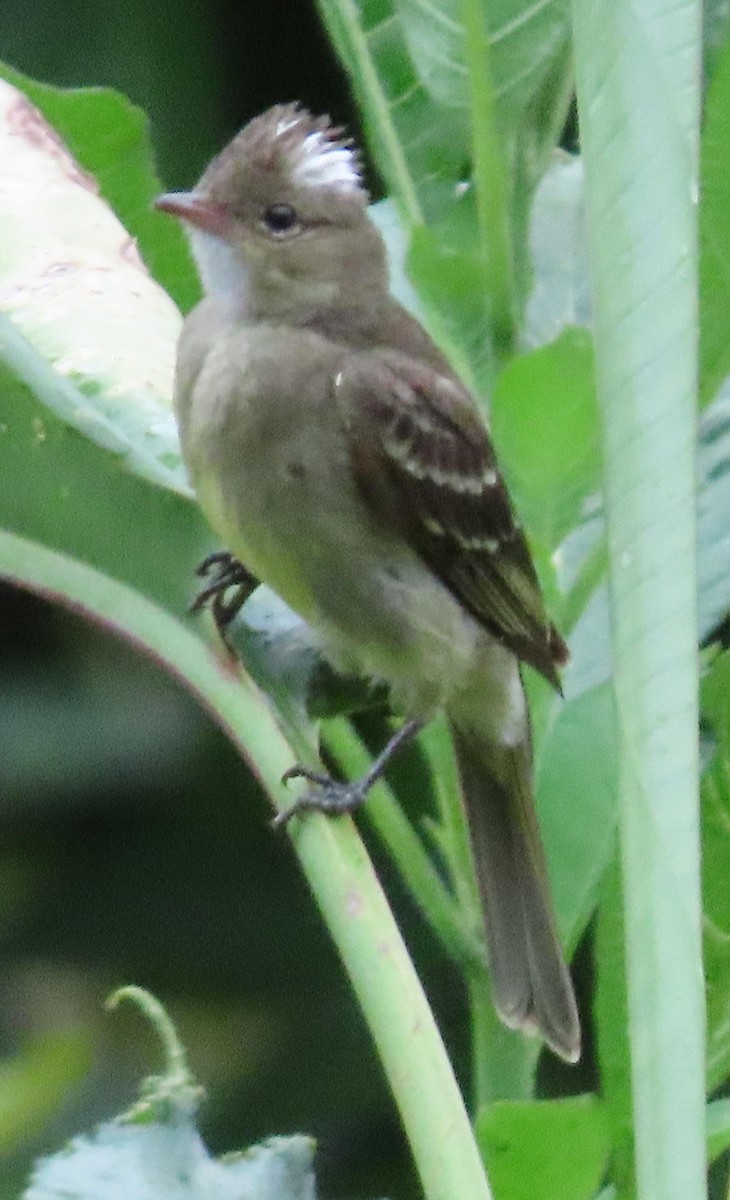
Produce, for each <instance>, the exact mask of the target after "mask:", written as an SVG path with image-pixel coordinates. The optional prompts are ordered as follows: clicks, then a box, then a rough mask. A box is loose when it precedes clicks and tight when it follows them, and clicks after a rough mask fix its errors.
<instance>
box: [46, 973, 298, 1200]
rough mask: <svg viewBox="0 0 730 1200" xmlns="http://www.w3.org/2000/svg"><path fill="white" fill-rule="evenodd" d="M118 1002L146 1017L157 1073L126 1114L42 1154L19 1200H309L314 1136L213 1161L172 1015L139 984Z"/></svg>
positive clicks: (266, 1144) (278, 1141) (123, 992)
mask: <svg viewBox="0 0 730 1200" xmlns="http://www.w3.org/2000/svg"><path fill="white" fill-rule="evenodd" d="M122 998H128V999H134V1000H135V1002H136V1003H137V1004H138V1005H139V1006H140V1007H141V1008H142V1010H143V1012H145V1014H146V1015H147V1017H148V1018H149V1019H150V1020H151V1022H152V1024H153V1026H154V1028H155V1030H156V1032H157V1034H158V1036H159V1037H160V1038H161V1040H162V1044H163V1048H164V1051H165V1058H166V1062H165V1069H164V1073H163V1074H161V1075H158V1076H151V1077H149V1078H148V1079H146V1080H145V1081H144V1083H143V1084H142V1087H141V1089H140V1091H141V1095H140V1099H139V1100H138V1102H137V1103H136V1104H135V1106H134V1107H133V1108H132V1109H131V1111H130V1112H127V1113H124V1114H122V1115H121V1116H119V1117H117V1118H115V1119H113V1120H110V1121H105V1122H104V1124H103V1125H99V1126H98V1127H97V1128H96V1129H95V1130H93V1132H92V1133H90V1134H82V1135H81V1136H79V1137H75V1138H73V1139H72V1141H71V1143H70V1144H69V1145H67V1146H64V1147H63V1148H62V1149H61V1150H59V1151H58V1152H57V1153H56V1154H53V1155H51V1156H49V1157H48V1158H44V1159H41V1160H40V1161H39V1162H38V1163H37V1164H36V1167H35V1169H34V1171H33V1174H32V1177H31V1179H30V1182H29V1184H28V1187H27V1188H26V1189H25V1191H24V1192H23V1200H126V1197H128V1196H134V1197H136V1198H137V1200H207V1198H208V1197H210V1196H215V1197H216V1198H218V1200H240V1198H241V1197H242V1196H246V1197H248V1198H250V1200H315V1197H316V1187H315V1179H314V1172H313V1170H312V1155H313V1150H314V1143H313V1141H312V1139H311V1138H306V1137H301V1136H295V1137H289V1138H283V1137H280V1138H270V1139H269V1140H268V1141H266V1142H264V1143H263V1144H262V1145H260V1146H254V1147H252V1148H251V1149H250V1150H248V1151H247V1152H246V1153H245V1154H237V1155H229V1156H227V1157H226V1158H224V1159H218V1160H216V1159H213V1158H212V1157H211V1155H210V1153H209V1152H208V1149H207V1147H206V1146H205V1144H204V1142H203V1140H202V1138H201V1136H200V1133H199V1132H198V1129H197V1126H196V1116H197V1109H198V1106H199V1103H200V1099H201V1094H202V1089H201V1088H199V1087H198V1086H197V1084H196V1083H195V1080H194V1079H193V1078H192V1076H191V1075H190V1073H189V1071H188V1069H187V1064H186V1061H185V1051H184V1049H183V1047H182V1046H181V1044H180V1042H179V1040H178V1038H177V1034H176V1031H175V1029H174V1027H173V1025H172V1023H171V1021H170V1019H169V1017H168V1016H167V1014H166V1012H165V1011H164V1009H163V1008H162V1005H161V1004H159V1002H158V1001H157V1000H156V999H155V998H154V996H151V995H150V994H149V993H148V992H144V991H143V990H142V989H141V988H133V987H129V988H122V989H120V991H119V992H117V993H116V994H115V995H114V996H113V997H112V998H111V1004H112V1006H115V1005H116V1004H117V1003H118V1001H119V999H122Z"/></svg>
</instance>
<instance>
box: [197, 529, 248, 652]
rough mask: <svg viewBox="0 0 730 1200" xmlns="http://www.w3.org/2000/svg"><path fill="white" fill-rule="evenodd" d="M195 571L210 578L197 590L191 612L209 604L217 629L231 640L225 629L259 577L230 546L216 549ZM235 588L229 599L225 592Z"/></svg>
mask: <svg viewBox="0 0 730 1200" xmlns="http://www.w3.org/2000/svg"><path fill="white" fill-rule="evenodd" d="M196 574H197V575H199V576H200V578H201V579H206V580H209V582H208V583H206V585H205V586H204V587H203V588H201V590H200V591H199V592H198V594H197V596H196V597H195V599H194V600H193V603H192V604H191V605H190V612H191V614H192V613H198V612H201V610H202V609H204V608H208V607H209V608H210V610H211V612H212V614H213V619H214V621H215V623H216V627H217V629H218V632H219V633H220V635H221V637H222V638H223V641H224V642H226V644H228V643H227V639H226V630H227V628H228V626H229V625H230V623H231V621H232V620H233V618H234V617H235V616H236V614H237V613H238V611H239V610H240V609H241V608H242V607H243V605H244V604H245V603H246V601H247V600H248V598H249V596H250V595H251V593H252V592H253V591H254V589H255V588H256V587H258V580H257V579H255V578H254V576H253V575H252V574H251V572H250V571H247V570H246V568H245V567H244V566H243V564H242V563H240V562H239V561H238V559H237V558H236V557H235V555H233V554H231V553H229V551H228V550H214V551H213V553H212V554H209V555H208V556H207V558H204V559H203V561H202V562H201V563H200V565H199V566H198V567H197V568H196ZM232 588H233V589H235V593H234V595H233V596H232V597H231V598H230V599H226V592H228V591H229V590H230V589H232Z"/></svg>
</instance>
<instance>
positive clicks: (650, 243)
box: [573, 0, 706, 1200]
mask: <svg viewBox="0 0 730 1200" xmlns="http://www.w3.org/2000/svg"><path fill="white" fill-rule="evenodd" d="M573 11H574V20H575V50H576V75H577V83H578V101H579V115H580V123H581V138H582V145H583V151H584V155H585V160H586V171H587V187H588V213H589V228H590V239H591V258H592V268H593V278H594V287H595V327H596V330H595V331H596V358H597V375H598V389H599V401H600V408H601V419H602V433H603V454H604V472H605V474H604V485H605V503H606V514H607V521H608V536H609V569H610V589H611V621H612V639H613V661H614V688H615V698H616V706H617V714H618V725H619V731H620V732H619V754H620V761H619V773H620V788H619V791H620V796H619V831H620V857H621V872H622V887H623V896H624V912H625V930H626V943H625V944H626V968H627V994H628V1013H629V1040H630V1046H631V1068H632V1069H631V1079H632V1104H633V1118H634V1135H635V1148H636V1149H635V1154H636V1179H637V1194H638V1197H639V1198H640V1200H680V1198H681V1200H702V1197H704V1196H705V1194H706V1191H705V1161H704V1160H705V1153H704V992H703V978H702V960H701V907H700V886H699V832H698V746H697V742H698V732H697V731H698V702H697V627H696V577H695V500H694V492H695V460H694V453H695V440H696V429H695V421H696V417H695V413H696V376H697V336H698V319H697V237H696V199H697V176H698V132H699V100H700V52H701V36H700V17H701V6H700V4H699V0H680V2H679V3H677V0H611V3H610V4H605V3H604V2H603V0H573Z"/></svg>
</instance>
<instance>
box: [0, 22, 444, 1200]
mask: <svg viewBox="0 0 730 1200" xmlns="http://www.w3.org/2000/svg"><path fill="white" fill-rule="evenodd" d="M0 58H2V59H4V60H5V61H6V62H9V63H12V64H13V65H14V66H16V67H17V68H18V69H20V70H22V71H24V72H26V73H28V74H29V75H31V76H33V77H35V78H37V79H43V80H44V81H46V82H48V83H52V84H58V85H63V86H89V85H93V84H102V85H109V86H112V87H115V88H118V89H119V90H120V91H122V92H124V93H125V94H127V95H128V96H129V97H130V98H131V99H132V100H133V101H134V102H135V103H137V104H139V105H140V106H142V107H143V108H144V109H145V110H146V111H147V113H148V114H149V117H150V121H151V124H152V129H153V136H154V142H155V146H156V150H157V154H158V166H159V171H160V174H161V176H162V178H163V179H164V181H165V184H166V185H167V186H169V187H184V186H188V185H189V184H190V183H191V182H192V181H193V180H194V179H195V178H196V177H197V175H198V174H199V172H200V170H201V169H202V166H203V165H204V163H205V162H206V161H207V159H209V158H210V157H211V156H212V155H213V154H214V153H215V152H216V151H217V150H218V149H219V148H220V147H221V145H223V143H224V142H225V141H226V140H227V139H228V138H229V137H230V136H231V135H232V134H233V133H234V132H235V131H236V129H238V128H239V127H240V126H241V125H242V124H244V123H245V121H246V120H248V119H249V118H250V117H251V116H253V115H255V114H256V113H257V112H259V111H261V110H262V109H264V108H266V107H267V106H268V105H269V104H272V103H275V102H277V101H280V100H282V99H300V100H302V101H303V102H304V103H306V104H308V105H309V106H311V107H312V109H313V110H315V111H323V112H327V111H330V112H331V113H332V114H333V116H335V117H337V118H338V119H340V120H344V121H347V122H348V124H350V126H351V127H353V122H354V121H355V109H354V106H353V104H352V102H351V100H350V97H349V94H348V91H347V89H346V86H345V81H344V76H343V74H342V72H341V70H340V69H339V67H338V65H337V64H336V62H335V59H334V57H333V54H332V52H331V51H330V49H329V46H328V42H327V39H326V37H325V35H324V32H323V31H322V29H321V25H320V22H319V19H318V17H317V15H316V13H315V11H314V8H313V6H312V5H310V4H308V3H305V2H303V0H302V2H299V0H297V2H294V3H288V4H287V3H285V4H281V5H269V4H265V3H263V2H262V3H258V4H246V5H241V4H238V5H234V4H224V3H215V2H208V0H180V3H178V4H176V5H175V6H174V9H173V8H172V7H171V6H170V5H169V4H168V3H166V2H165V0H151V2H150V0H144V2H142V0H124V2H123V3H122V4H119V3H113V2H112V0H70V2H69V3H68V4H64V5H58V4H57V3H55V2H54V0H39V2H38V3H35V4H34V5H33V6H32V7H31V6H26V5H24V4H21V3H19V2H18V0H9V2H8V0H2V2H0ZM354 128H355V129H357V125H356V124H355V125H354ZM373 182H374V183H375V181H373ZM375 186H376V184H375ZM103 509H104V497H103V496H100V497H99V520H100V522H102V523H103ZM192 587H193V584H192V581H191V590H192ZM0 628H2V630H3V638H2V650H1V651H0V796H2V803H1V804H0V1059H2V1060H4V1061H5V1062H10V1061H11V1060H12V1058H13V1057H14V1056H15V1055H16V1054H20V1053H22V1054H23V1057H24V1060H25V1061H26V1062H27V1061H28V1058H27V1056H28V1054H29V1052H30V1051H31V1050H32V1051H33V1053H34V1054H35V1056H36V1058H37V1064H38V1069H37V1072H36V1073H35V1078H34V1079H32V1078H31V1077H30V1076H29V1077H27V1078H26V1077H24V1079H23V1080H22V1081H19V1083H20V1084H21V1087H20V1089H19V1090H17V1091H15V1093H14V1095H15V1099H16V1100H19V1101H20V1102H21V1103H22V1109H21V1112H22V1113H23V1114H24V1118H23V1119H21V1120H18V1121H15V1120H14V1121H13V1123H12V1136H11V1134H10V1128H11V1127H10V1125H8V1126H7V1130H8V1136H7V1137H5V1136H4V1135H3V1126H4V1124H5V1122H4V1121H3V1117H2V1114H1V1113H0V1197H2V1200H6V1197H7V1198H10V1197H15V1196H16V1195H17V1193H18V1191H19V1189H20V1186H21V1183H22V1181H23V1180H24V1177H25V1174H26V1173H27V1169H28V1165H29V1163H30V1161H31V1159H32V1158H33V1157H34V1156H36V1155H37V1154H39V1153H44V1152H48V1151H50V1150H53V1149H55V1148H56V1147H57V1146H58V1145H59V1144H60V1143H61V1142H62V1141H63V1140H64V1139H65V1138H66V1137H67V1136H69V1135H70V1134H71V1133H74V1132H77V1131H78V1130H80V1129H83V1128H87V1127H89V1126H90V1125H91V1124H93V1123H94V1121H96V1120H97V1119H98V1118H99V1117H100V1115H103V1114H108V1115H112V1114H113V1113H115V1112H117V1111H119V1110H120V1109H121V1108H123V1107H124V1105H125V1104H126V1103H127V1102H128V1101H129V1099H130V1097H131V1096H132V1094H133V1092H134V1091H135V1090H136V1086H137V1082H138V1080H139V1078H140V1077H141V1076H142V1075H144V1074H146V1073H147V1072H148V1070H149V1069H150V1066H151V1065H152V1064H151V1060H153V1059H154V1058H155V1057H156V1055H157V1048H156V1045H155V1042H154V1039H153V1038H152V1036H151V1035H148V1034H147V1032H146V1030H145V1029H144V1026H143V1025H142V1024H141V1023H140V1022H139V1020H138V1019H135V1017H134V1015H132V1014H130V1013H127V1012H125V1011H120V1013H119V1014H117V1015H115V1016H114V1017H110V1016H109V1015H108V1014H104V1013H103V1012H102V1011H101V1008H100V1005H101V1000H102V999H103V997H104V996H105V995H106V994H107V992H108V991H110V990H111V989H112V988H113V987H115V986H117V985H119V984H120V983H123V982H127V981H130V980H132V981H135V982H140V983H144V984H145V985H146V986H149V987H151V988H152V989H153V990H155V991H156V992H157V993H158V994H159V995H160V996H161V997H163V998H164V1000H165V1003H166V1004H167V1006H168V1008H169V1010H170V1012H171V1014H172V1015H173V1016H174V1018H175V1020H176V1022H177V1023H178V1027H179V1029H180V1033H181V1036H182V1038H183V1040H184V1041H185V1043H186V1045H187V1047H188V1050H189V1054H190V1060H191V1065H192V1067H193V1069H194V1070H195V1072H196V1074H197V1075H198V1077H199V1078H200V1079H201V1080H204V1081H205V1083H206V1085H207V1087H208V1090H209V1093H210V1101H209V1103H208V1104H207V1105H206V1107H205V1108H204V1110H203V1113H202V1118H203V1132H204V1134H205V1136H206V1138H207V1139H208V1141H209V1143H210V1145H211V1148H212V1150H214V1151H216V1152H222V1151H224V1150H228V1149H233V1148H236V1147H243V1146H246V1145H249V1144H251V1143H252V1142H254V1141H257V1140H259V1139H261V1138H262V1137H265V1136H267V1135H268V1134H270V1133H272V1132H282V1133H284V1132H294V1131H297V1130H304V1131H306V1132H308V1133H311V1134H313V1135H314V1136H315V1137H317V1138H318V1140H319V1153H318V1158H317V1172H318V1178H319V1180H320V1183H321V1188H322V1193H323V1194H324V1195H328V1194H339V1195H348V1194H350V1195H356V1194H360V1195H377V1194H398V1195H401V1196H407V1195H408V1194H409V1190H408V1189H409V1187H413V1182H412V1174H411V1170H410V1167H409V1165H408V1158H407V1154H406V1152H405V1150H404V1147H403V1141H402V1137H401V1134H400V1130H399V1126H398V1122H397V1118H396V1116H395V1114H394V1110H393V1107H392V1102H391V1100H390V1098H389V1095H388V1092H387V1089H386V1087H385V1084H384V1081H383V1078H382V1075H381V1072H380V1068H379V1065H378V1062H377V1059H376V1056H375V1054H374V1051H373V1049H372V1046H371V1043H370V1040H369V1037H368V1035H367V1032H366V1030H365V1027H364V1025H363V1022H362V1018H361V1016H360V1014H359V1010H358V1008H357V1006H356V1004H355V1002H354V1000H353V999H352V996H351V993H350V989H349V986H348V984H347V981H346V980H345V979H344V977H343V975H342V971H341V968H340V966H339V964H338V962H337V960H336V956H335V953H334V951H333V950H332V947H331V945H330V942H329V939H328V936H327V934H326V932H325V931H324V929H323V927H322V925H321V921H320V918H319V916H318V914H317V912H316V910H315V908H314V906H313V904H312V901H311V897H310V895H309V892H308V890H307V888H306V886H305V885H304V883H303V882H302V880H301V877H300V875H299V872H298V868H297V865H296V861H295V859H294V857H293V855H292V854H291V853H290V851H289V849H288V847H287V843H286V841H285V839H283V838H276V837H274V836H272V834H271V833H270V831H269V829H268V818H269V814H270V810H269V809H268V808H267V806H266V805H265V804H264V801H263V799H262V797H261V795H260V794H259V793H258V792H257V789H256V785H255V784H254V783H253V781H252V779H251V777H250V775H249V774H248V772H247V771H246V770H245V768H244V766H243V765H242V763H241V761H240V759H239V758H238V757H237V756H236V754H235V753H234V751H233V750H232V749H231V747H230V746H229V744H228V743H227V742H226V740H225V739H224V737H223V735H222V734H221V733H220V732H219V731H218V729H217V728H216V727H214V726H213V724H212V722H210V721H209V720H208V719H207V718H206V717H205V715H204V714H203V713H202V712H201V710H200V709H199V708H198V707H197V705H195V704H194V703H193V702H192V701H191V700H190V699H189V698H188V696H187V695H186V694H185V693H184V692H183V691H182V689H181V688H179V687H177V686H176V685H175V684H174V683H173V682H171V681H170V679H169V677H168V676H166V675H163V673H162V672H160V671H158V670H156V669H155V668H154V667H153V666H151V665H150V664H149V662H147V661H146V660H143V659H142V658H141V657H139V656H137V655H135V654H134V653H133V652H132V651H131V650H130V649H129V648H128V647H127V646H125V645H123V644H122V643H120V642H118V641H116V640H114V639H112V638H110V637H108V636H106V635H105V634H103V633H101V632H99V631H97V630H95V629H93V628H92V627H91V626H89V625H88V624H87V623H86V622H82V621H81V620H80V619H78V618H76V617H73V616H72V615H69V614H68V613H66V612H64V611H62V610H60V609H58V608H54V607H51V606H49V605H46V604H44V603H43V602H41V601H38V600H36V599H34V598H31V597H29V596H26V595H23V594H21V593H19V592H16V591H14V590H12V589H10V588H7V587H0ZM242 797H243V799H242ZM242 813H243V816H242V815H241V814H242ZM384 870H385V872H386V875H387V874H388V872H387V868H386V867H385V865H384ZM390 883H391V884H393V883H394V881H393V880H392V879H391V880H390ZM400 907H401V909H402V910H403V917H404V919H405V921H406V925H407V929H408V931H409V941H410V942H411V943H412V944H413V945H414V947H415V948H416V950H417V952H418V957H419V961H420V963H421V965H422V967H423V969H424V973H425V975H426V977H427V982H428V983H429V985H430V987H431V990H432V993H433V994H434V995H435V996H436V1002H437V1008H438V1010H439V1013H440V1016H441V1018H442V1020H443V1022H444V1024H445V1026H446V1027H448V1029H450V1030H451V1031H452V1033H453V1035H454V1038H455V1041H456V1043H457V1045H458V1043H459V1030H460V1028H461V1027H462V1026H463V1023H464V1021H465V1008H464V1002H463V997H462V995H461V991H460V988H459V985H458V983H457V981H456V978H455V975H454V972H453V970H452V968H451V967H450V966H449V965H448V964H447V963H446V962H445V961H444V959H443V957H441V956H440V955H439V952H438V950H437V948H436V947H435V945H434V944H433V941H432V939H431V938H430V936H429V934H428V932H427V930H425V929H424V927H423V925H422V923H421V922H419V921H418V920H416V919H414V917H413V914H412V911H410V909H409V908H408V906H404V905H401V906H400ZM22 1129H24V1134H23V1135H22V1136H21V1135H20V1133H19V1130H22Z"/></svg>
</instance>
